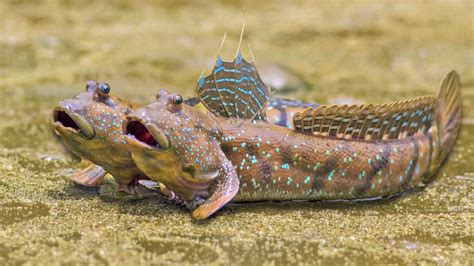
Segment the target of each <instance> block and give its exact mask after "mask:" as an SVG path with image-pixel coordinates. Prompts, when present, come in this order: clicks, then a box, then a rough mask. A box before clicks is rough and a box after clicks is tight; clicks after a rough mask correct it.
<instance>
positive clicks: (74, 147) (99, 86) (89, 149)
mask: <svg viewBox="0 0 474 266" xmlns="http://www.w3.org/2000/svg"><path fill="white" fill-rule="evenodd" d="M131 108H132V106H131V105H130V104H129V103H127V102H125V101H123V100H120V99H118V98H116V97H114V96H112V95H110V86H109V85H108V84H107V83H98V82H95V81H88V82H87V85H86V89H85V91H83V92H81V93H79V94H78V95H77V96H75V97H73V98H70V99H66V100H63V101H61V102H60V103H59V104H58V105H57V106H56V107H55V108H54V110H53V113H52V117H51V118H52V126H53V129H54V132H55V133H56V134H57V135H58V136H59V137H60V138H61V140H62V141H63V143H64V144H65V145H66V147H67V148H68V149H69V150H70V151H72V152H73V153H75V154H77V155H79V156H80V157H82V158H84V159H87V160H89V161H91V162H93V163H94V164H96V165H99V166H101V167H103V168H104V169H106V170H107V172H110V173H112V174H113V170H115V169H120V168H124V167H130V165H134V164H133V161H132V159H131V157H130V152H129V151H128V150H127V149H126V146H125V139H124V136H123V132H122V123H123V122H124V119H125V116H126V114H128V113H129V112H130V109H131ZM113 175H114V177H115V179H116V180H117V182H119V183H128V182H130V180H128V177H127V178H121V177H120V176H121V175H120V174H118V175H116V174H113ZM121 179H124V180H121ZM125 179H127V180H125Z"/></svg>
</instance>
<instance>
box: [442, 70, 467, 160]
mask: <svg viewBox="0 0 474 266" xmlns="http://www.w3.org/2000/svg"><path fill="white" fill-rule="evenodd" d="M437 97H438V103H437V110H436V120H437V130H438V132H437V135H438V141H437V144H438V145H439V147H438V152H437V153H438V154H437V160H436V162H437V163H442V162H443V160H444V159H445V158H446V156H447V155H448V153H449V151H450V150H451V149H452V147H453V146H454V143H455V142H456V137H457V135H458V130H459V127H460V125H461V119H462V118H461V82H460V79H459V75H458V73H457V72H456V71H454V70H453V71H451V72H449V73H448V74H447V75H446V76H445V77H444V79H443V81H441V86H440V89H439V91H438V94H437Z"/></svg>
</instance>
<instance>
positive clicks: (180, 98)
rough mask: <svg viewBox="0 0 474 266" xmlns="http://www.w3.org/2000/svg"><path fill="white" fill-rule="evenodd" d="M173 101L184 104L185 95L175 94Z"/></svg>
mask: <svg viewBox="0 0 474 266" xmlns="http://www.w3.org/2000/svg"><path fill="white" fill-rule="evenodd" d="M173 103H174V104H182V103H183V97H182V96H181V95H175V96H174V97H173Z"/></svg>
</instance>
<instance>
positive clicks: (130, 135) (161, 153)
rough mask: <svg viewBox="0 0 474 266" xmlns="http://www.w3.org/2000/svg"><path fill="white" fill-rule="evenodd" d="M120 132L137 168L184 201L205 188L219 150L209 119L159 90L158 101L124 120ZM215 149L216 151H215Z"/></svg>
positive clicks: (214, 130)
mask: <svg viewBox="0 0 474 266" xmlns="http://www.w3.org/2000/svg"><path fill="white" fill-rule="evenodd" d="M123 131H124V132H125V134H126V142H127V145H128V146H129V147H130V150H131V152H132V158H133V160H134V162H135V163H136V164H137V166H138V168H140V170H142V171H143V172H144V173H145V174H146V175H147V176H148V177H150V178H151V179H154V180H156V181H159V182H161V183H163V184H164V185H165V186H166V187H167V188H168V189H170V190H172V191H174V192H176V193H177V194H179V195H180V196H181V197H183V198H184V199H185V200H189V199H191V198H193V195H195V194H196V191H200V190H203V189H205V188H207V187H208V186H209V184H210V181H211V180H210V179H212V175H214V172H215V171H214V170H215V169H213V165H212V163H210V162H213V161H215V160H216V158H217V156H218V155H219V152H218V151H220V148H219V147H218V145H217V144H216V141H215V138H214V137H213V135H216V134H217V126H216V125H215V124H214V123H213V121H212V120H211V119H209V117H208V116H207V115H206V114H204V113H202V112H200V111H198V110H196V109H194V108H192V107H189V106H187V105H186V104H184V103H183V98H182V97H181V96H180V95H178V94H172V93H169V92H167V91H165V90H161V91H160V93H159V94H158V95H157V101H156V102H154V103H152V104H150V105H148V106H145V107H142V108H140V109H137V110H135V111H134V112H132V113H130V114H129V115H128V116H127V120H126V122H125V123H124V129H123ZM214 146H217V147H214Z"/></svg>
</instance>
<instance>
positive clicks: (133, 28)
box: [0, 0, 474, 265]
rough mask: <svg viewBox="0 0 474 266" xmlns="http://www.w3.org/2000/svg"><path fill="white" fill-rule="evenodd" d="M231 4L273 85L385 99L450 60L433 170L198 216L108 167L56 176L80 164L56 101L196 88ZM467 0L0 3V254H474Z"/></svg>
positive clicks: (240, 259)
mask: <svg viewBox="0 0 474 266" xmlns="http://www.w3.org/2000/svg"><path fill="white" fill-rule="evenodd" d="M243 6H245V7H246V8H247V9H246V10H247V24H246V25H247V26H246V31H245V34H244V40H243V44H245V45H243V47H246V43H251V45H252V48H253V53H254V55H255V57H256V60H257V67H260V66H262V68H263V67H264V65H265V64H266V63H267V62H273V63H276V64H278V65H281V66H282V69H284V70H286V71H287V72H286V73H290V72H291V73H293V76H292V77H285V78H286V79H287V80H290V82H288V83H292V84H295V85H292V86H291V88H282V89H281V90H275V92H276V93H277V94H279V95H282V96H285V97H289V98H296V99H302V100H308V101H309V100H311V101H318V102H323V103H324V102H341V101H346V102H356V103H360V102H369V103H381V102H387V101H394V100H400V99H404V98H408V97H416V96H421V95H426V94H434V93H435V92H436V90H437V88H438V85H439V81H440V80H441V78H442V77H443V75H444V74H446V73H447V72H449V71H450V70H451V69H456V70H457V71H458V72H459V73H460V76H461V80H462V84H463V90H462V95H463V107H464V110H463V126H462V130H461V133H460V136H459V139H458V142H457V144H456V146H455V148H454V150H453V152H452V154H451V155H450V157H449V159H448V161H447V162H446V164H445V165H444V166H443V167H442V168H441V169H440V171H439V172H438V173H437V174H436V176H435V177H434V179H433V181H432V182H430V183H429V184H428V185H427V186H426V187H425V188H422V189H420V190H418V191H413V192H410V193H405V194H404V195H401V196H400V197H397V198H393V199H389V200H383V201H374V202H358V203H344V202H341V203H319V202H285V203H276V202H268V203H252V204H229V205H228V206H226V207H225V208H223V210H222V211H219V212H218V213H217V214H216V215H215V216H214V217H212V218H211V219H209V220H206V221H202V222H196V221H193V220H192V219H191V218H190V216H189V212H188V211H187V210H186V209H185V208H184V207H182V206H178V205H176V204H174V203H172V202H169V201H168V200H167V199H165V198H163V197H161V196H157V195H154V194H149V195H144V196H142V197H129V196H126V195H123V194H121V193H117V192H116V186H115V184H114V182H113V179H112V178H111V177H110V176H108V177H107V178H106V182H105V184H104V185H103V186H102V187H100V188H84V187H80V186H77V185H74V184H72V183H71V182H70V181H69V180H68V179H67V177H68V175H70V174H71V173H73V172H74V171H77V170H79V169H81V168H82V167H84V164H83V163H81V162H79V160H78V158H77V157H75V156H74V155H71V154H70V153H68V152H67V151H66V150H65V149H64V147H63V146H62V145H61V144H60V143H59V142H58V140H57V138H56V137H55V136H54V134H53V133H52V130H51V126H50V116H51V111H52V109H53V107H54V106H55V104H56V103H57V102H58V101H60V100H62V99H64V98H67V97H71V96H73V95H76V94H78V93H79V92H80V91H82V90H84V87H85V83H86V81H87V80H88V79H95V80H98V81H107V82H108V83H109V84H110V85H111V86H112V89H113V92H114V94H116V95H119V96H121V97H124V98H129V99H131V100H134V101H138V102H144V103H145V102H149V101H151V100H153V99H154V95H155V94H156V93H157V92H158V91H159V89H161V88H167V89H169V90H170V91H176V92H180V93H182V94H183V95H185V96H191V95H193V93H194V92H195V86H196V80H197V78H198V76H199V74H200V73H201V72H202V70H206V71H210V69H211V67H212V65H213V64H214V60H215V56H216V53H217V49H218V46H219V44H220V41H221V38H222V34H223V33H224V32H227V33H228V34H227V41H226V43H225V45H224V49H223V51H222V56H223V58H224V59H229V58H233V56H234V55H235V51H236V48H237V47H236V45H237V43H238V38H239V33H240V27H241V23H242V17H241V16H242V15H241V13H242V12H241V7H243ZM471 9H472V3H469V2H466V1H450V2H449V3H448V2H447V3H441V2H439V3H430V4H429V5H427V4H423V3H421V2H420V3H414V2H412V1H397V2H392V1H382V2H376V3H375V2H373V1H356V2H354V3H349V2H333V1H327V2H319V3H312V2H298V3H291V2H285V1H281V2H280V1H279V2H273V3H264V2H252V1H243V2H239V1H231V2H223V1H215V2H212V3H208V2H206V3H204V2H200V1H197V2H190V3H186V2H183V1H173V2H169V1H159V2H156V3H155V4H150V3H148V2H141V1H125V0H123V1H114V2H113V3H109V4H106V3H105V2H104V3H102V2H95V3H90V2H88V1H59V0H58V1H55V0H53V1H41V4H38V3H36V2H34V3H33V2H31V3H30V2H28V1H2V2H1V3H0V23H1V24H2V25H3V27H2V34H1V35H0V94H1V97H0V114H1V118H0V264H2V265H3V264H20V263H26V262H28V263H30V264H42V265H45V264H47V265H49V264H104V265H105V264H112V265H114V264H183V263H184V264H203V263H209V264H242V265H249V264H277V265H280V264H290V263H291V264H293V263H298V262H299V263H303V264H320V265H326V264H408V263H410V264H413V263H416V264H466V265H467V264H473V263H474V255H473V254H474V248H473V247H474V237H473V235H474V234H473V232H474V230H473V222H472V221H473V217H472V214H473V211H474V201H473V198H474V192H473V191H474V181H473V180H474V159H473V158H474V108H473V107H472V106H474V82H473V80H474V71H473V68H472V58H473V51H472V44H473V43H474V37H473V35H472V21H471V20H472V14H471V13H470V10H471ZM276 18H278V19H276ZM243 53H244V55H245V56H247V58H250V54H249V53H248V52H247V50H246V49H243ZM280 70H281V68H280ZM270 72H271V73H274V72H275V71H273V72H272V71H270ZM206 73H207V72H206ZM271 73H270V74H269V75H271ZM294 77H297V78H298V80H295V79H294ZM294 87H300V88H298V89H295V88H294Z"/></svg>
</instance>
